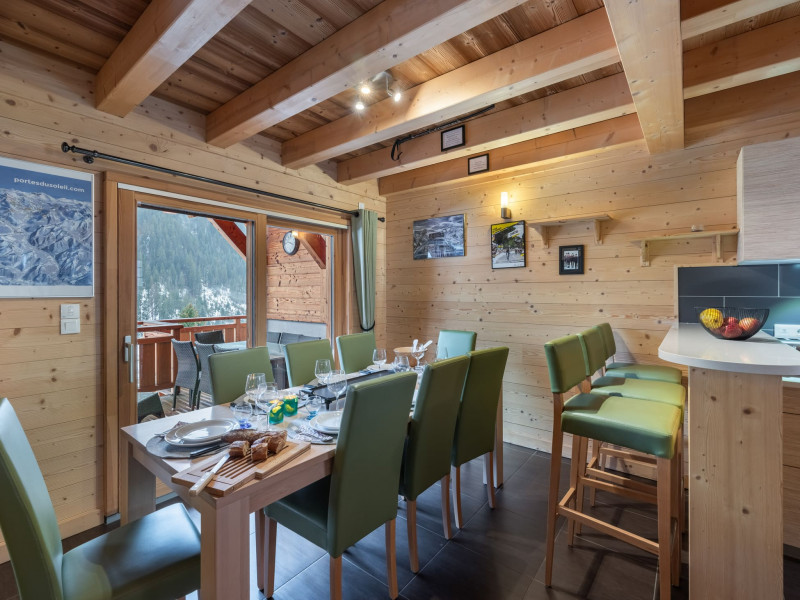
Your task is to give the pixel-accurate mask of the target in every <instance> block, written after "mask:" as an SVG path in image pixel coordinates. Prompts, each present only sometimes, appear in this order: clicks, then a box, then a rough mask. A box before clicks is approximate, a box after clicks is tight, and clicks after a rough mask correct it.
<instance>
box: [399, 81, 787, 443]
mask: <svg viewBox="0 0 800 600" xmlns="http://www.w3.org/2000/svg"><path fill="white" fill-rule="evenodd" d="M798 90H800V76H798V75H796V74H795V75H791V76H784V77H780V78H776V79H773V80H769V81H767V82H760V83H758V84H754V85H753V86H744V87H741V88H735V89H733V90H728V91H726V92H719V93H716V94H713V95H711V96H706V97H703V98H698V99H694V100H691V101H688V102H686V149H685V150H681V151H676V152H671V153H667V154H662V155H656V156H651V155H648V153H647V151H646V149H645V147H644V144H643V143H637V144H634V145H632V146H628V147H625V148H622V149H618V150H611V151H608V152H605V153H596V154H593V155H590V156H586V157H580V158H573V159H569V158H567V159H564V160H560V161H552V162H550V163H548V164H544V165H538V166H533V167H531V168H529V169H527V170H521V171H515V172H514V173H510V174H492V173H490V174H488V175H485V176H473V177H472V178H465V179H462V180H459V181H456V182H453V183H450V184H448V185H439V186H437V187H433V188H429V189H424V190H411V191H406V192H403V193H398V194H393V195H391V196H388V197H387V257H386V260H387V337H388V341H389V343H388V347H389V348H393V347H396V346H405V345H408V343H409V341H410V340H412V339H413V338H419V339H422V340H425V339H433V340H435V339H436V336H437V335H438V331H439V330H440V329H467V330H474V331H477V333H478V348H487V347H491V346H498V345H504V346H508V347H509V348H510V355H509V363H508V367H507V369H506V374H505V379H504V429H505V434H504V437H505V440H506V441H508V442H513V443H516V444H520V445H523V446H527V447H530V448H536V449H542V450H546V451H548V452H549V451H550V439H551V431H552V396H551V392H550V387H549V380H548V375H547V366H546V362H545V358H544V352H543V344H544V343H545V342H546V341H548V340H550V339H553V338H556V337H559V336H562V335H566V334H570V333H576V332H578V331H581V330H582V329H584V328H586V327H588V326H591V325H595V324H597V323H600V322H603V321H607V322H609V323H611V325H612V327H613V328H614V331H615V337H616V341H617V348H618V357H621V358H623V359H626V360H627V359H633V360H636V361H638V362H644V363H658V362H659V359H658V356H657V352H658V346H659V344H660V343H661V340H662V339H663V336H664V334H665V331H666V330H667V329H668V327H669V325H670V324H671V323H672V322H673V320H674V319H675V318H676V314H675V307H674V304H675V302H674V285H675V284H674V270H675V266H676V265H701V264H709V263H711V262H712V257H711V240H709V239H705V240H691V241H681V242H668V243H665V242H656V243H653V244H652V247H651V265H652V266H650V267H641V266H640V250H639V245H638V243H637V242H636V240H638V239H640V238H642V237H650V236H654V235H666V234H671V233H682V232H688V231H689V230H690V227H691V226H692V225H694V224H702V225H704V226H705V228H706V229H730V228H732V227H735V225H736V158H737V155H738V152H739V149H740V148H741V147H742V146H743V145H747V144H753V143H759V142H764V141H769V140H775V139H781V138H783V137H785V136H797V135H800V112H798V111H799V110H800V107H799V106H798V104H797V101H796V98H797V97H798V96H797V95H796V94H797V93H798ZM793 94H794V97H793V96H792V95H793ZM468 135H469V124H468V125H467V136H468ZM464 162H465V163H466V159H465V161H464ZM465 170H466V164H465ZM501 191H506V192H508V193H509V195H510V201H509V208H510V209H511V211H512V215H513V218H514V219H521V220H522V219H524V220H527V221H533V220H536V219H547V218H555V217H571V216H578V215H587V214H592V213H608V214H609V215H610V216H611V220H610V221H607V222H605V223H603V224H602V234H603V243H602V245H595V242H594V230H593V225H592V224H591V223H578V224H570V225H565V226H562V227H558V228H552V229H551V230H550V231H551V233H550V236H551V241H550V247H549V248H544V247H543V246H542V243H541V238H540V236H539V234H538V233H537V232H536V231H535V230H534V229H533V228H532V227H530V226H528V227H527V230H526V235H527V267H525V268H516V269H500V270H494V271H493V270H492V269H491V263H490V245H489V226H490V225H491V224H492V223H498V222H501V219H500V218H499V213H500V192H501ZM459 213H464V214H465V215H466V223H467V234H466V248H467V250H466V256H465V257H463V258H444V259H435V260H416V261H415V260H413V258H412V252H411V243H412V224H413V221H414V220H418V219H426V218H429V217H433V216H437V215H452V214H459ZM735 239H736V238H735V237H731V238H728V239H727V241H726V242H725V244H724V256H723V259H724V262H725V263H728V264H730V263H734V262H735V250H736V245H735V244H736V242H735ZM572 244H583V245H584V247H585V273H584V274H583V275H559V274H558V261H557V256H558V246H559V245H572Z"/></svg>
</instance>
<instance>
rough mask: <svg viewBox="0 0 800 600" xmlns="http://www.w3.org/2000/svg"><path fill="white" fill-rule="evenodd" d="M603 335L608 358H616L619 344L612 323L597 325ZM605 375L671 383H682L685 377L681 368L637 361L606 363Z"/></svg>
mask: <svg viewBox="0 0 800 600" xmlns="http://www.w3.org/2000/svg"><path fill="white" fill-rule="evenodd" d="M597 327H598V329H599V330H600V334H601V335H602V336H603V342H604V343H605V347H606V359H609V358H610V359H612V361H613V358H614V355H615V354H616V353H617V344H616V342H614V332H613V331H611V325H609V324H608V323H600V325H598V326H597ZM604 367H605V372H604V374H605V375H616V376H617V377H625V378H627V379H652V380H654V381H668V382H670V383H680V382H681V379H682V377H683V375H682V373H681V370H680V369H676V368H675V367H668V366H666V365H640V364H636V363H623V362H612V363H611V364H608V365H604Z"/></svg>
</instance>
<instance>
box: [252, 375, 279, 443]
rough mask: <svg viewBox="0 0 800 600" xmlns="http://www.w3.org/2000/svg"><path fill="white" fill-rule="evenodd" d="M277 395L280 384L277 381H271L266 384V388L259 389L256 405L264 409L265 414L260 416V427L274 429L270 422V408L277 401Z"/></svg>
mask: <svg viewBox="0 0 800 600" xmlns="http://www.w3.org/2000/svg"><path fill="white" fill-rule="evenodd" d="M277 395H278V386H277V384H276V383H275V382H273V381H270V382H269V383H266V384H265V385H264V390H263V391H259V394H258V396H256V406H258V408H260V409H261V410H262V411H263V414H261V415H260V418H259V421H260V425H259V429H263V430H264V431H272V429H273V428H272V425H271V424H270V422H269V409H270V407H271V406H272V403H273V402H275V398H276V397H277ZM265 420H266V422H267V425H266V427H264V421H265Z"/></svg>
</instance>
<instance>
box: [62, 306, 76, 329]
mask: <svg viewBox="0 0 800 600" xmlns="http://www.w3.org/2000/svg"><path fill="white" fill-rule="evenodd" d="M76 306H77V305H76ZM80 332H81V320H80V319H61V335H68V334H71V333H80Z"/></svg>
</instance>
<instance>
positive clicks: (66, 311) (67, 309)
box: [61, 304, 81, 319]
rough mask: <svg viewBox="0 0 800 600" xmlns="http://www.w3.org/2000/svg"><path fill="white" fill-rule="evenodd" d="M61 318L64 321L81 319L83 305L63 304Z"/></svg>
mask: <svg viewBox="0 0 800 600" xmlns="http://www.w3.org/2000/svg"><path fill="white" fill-rule="evenodd" d="M61 318H62V319H80V318H81V305H80V304H62V305H61Z"/></svg>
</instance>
